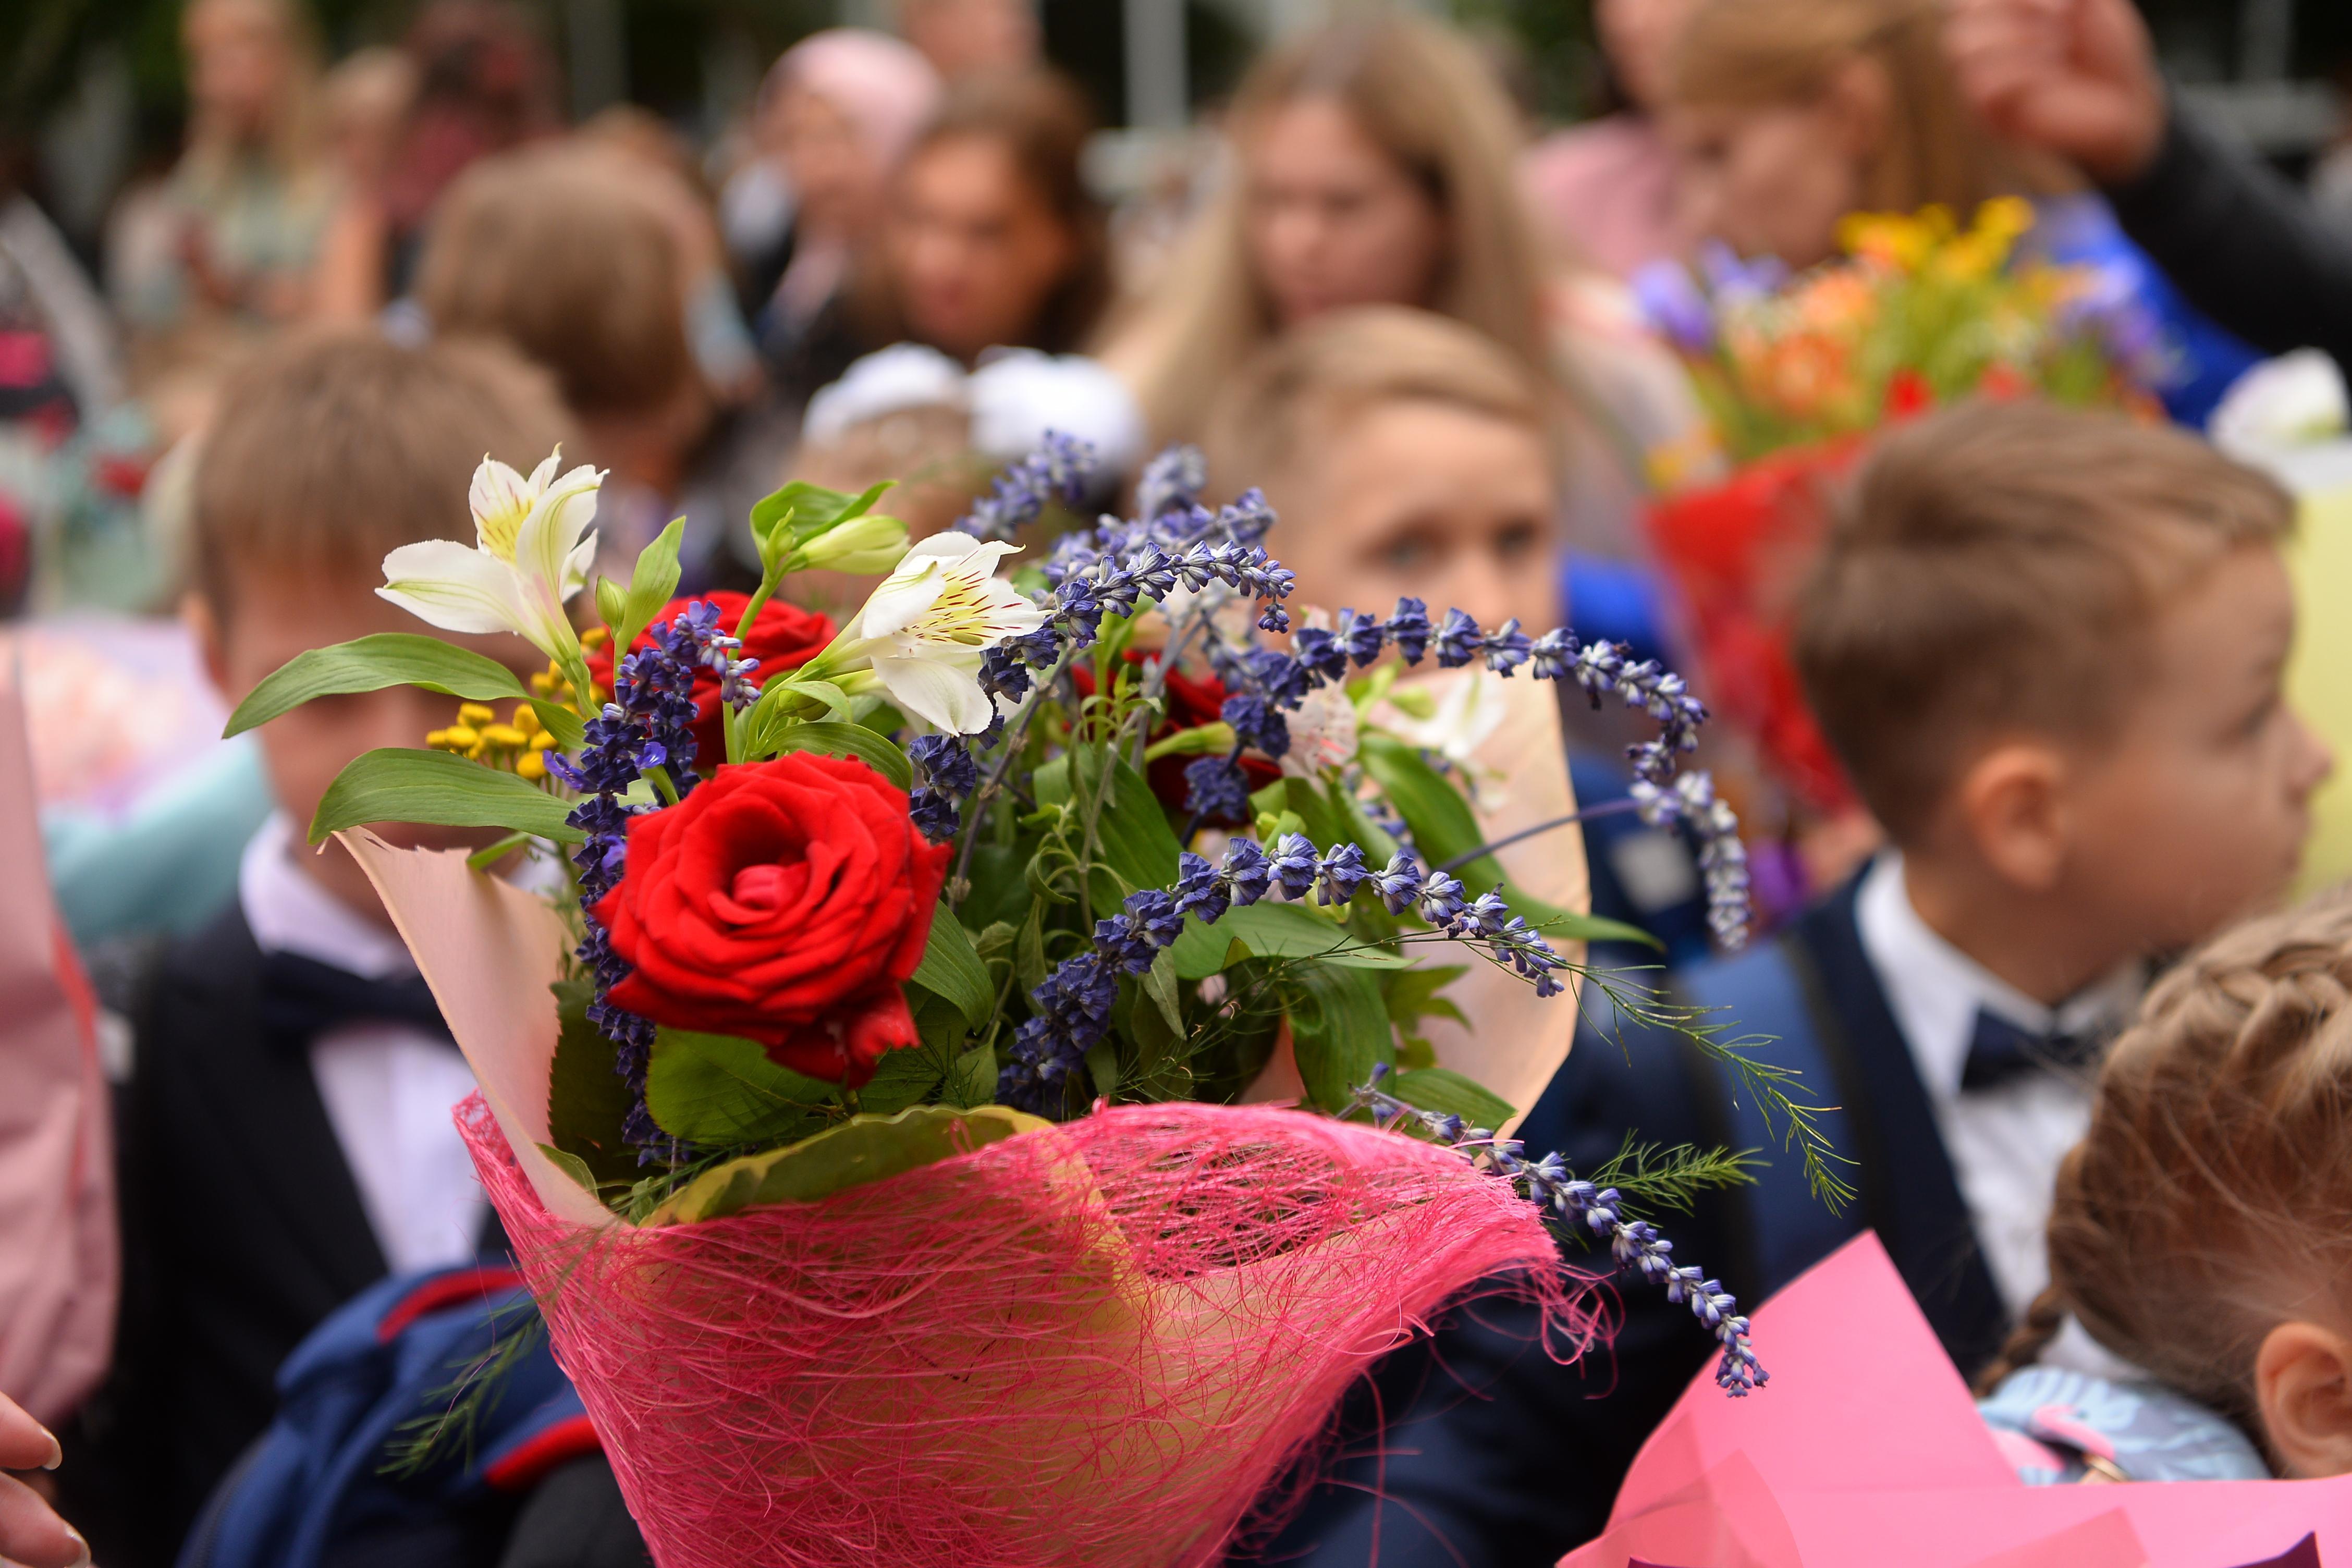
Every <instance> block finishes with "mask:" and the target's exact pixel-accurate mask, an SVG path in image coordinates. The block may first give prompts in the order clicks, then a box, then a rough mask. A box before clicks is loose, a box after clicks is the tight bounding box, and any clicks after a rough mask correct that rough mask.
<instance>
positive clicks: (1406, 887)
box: [1367, 854, 1422, 915]
mask: <svg viewBox="0 0 2352 1568" xmlns="http://www.w3.org/2000/svg"><path fill="white" fill-rule="evenodd" d="M1367 880H1369V881H1370V883H1371V884H1372V891H1373V892H1374V893H1375V894H1376V895H1378V896H1379V898H1380V900H1381V907H1382V908H1384V909H1386V910H1388V912H1389V913H1391V914H1392V915H1401V914H1402V913H1404V911H1405V910H1407V909H1409V908H1410V907H1411V906H1412V901H1413V900H1415V899H1418V898H1420V897H1421V883H1422V874H1421V862H1420V861H1418V860H1416V859H1414V858H1412V856H1410V855H1404V854H1398V855H1392V856H1391V857H1390V858H1389V863H1388V865H1387V866H1386V867H1384V868H1381V869H1380V870H1378V871H1375V872H1373V873H1372V874H1371V875H1370V877H1369V878H1368V879H1367Z"/></svg>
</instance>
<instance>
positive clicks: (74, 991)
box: [0, 682, 121, 1422]
mask: <svg viewBox="0 0 2352 1568" xmlns="http://www.w3.org/2000/svg"><path fill="white" fill-rule="evenodd" d="M0 803H5V804H0V889H5V893H0V1393H5V1394H7V1395H8V1396H9V1397H10V1398H12V1399H14V1400H16V1403H18V1404H19V1405H23V1406H24V1407H25V1408H26V1410H28V1411H30V1412H31V1413H32V1415H33V1416H34V1417H35V1418H36V1419H37V1420H40V1421H43V1422H55V1421H58V1420H60V1419H62V1418H63V1417H65V1416H66V1415H69V1414H71V1412H72V1411H73V1408H74V1406H75V1405H78V1404H79V1403H80V1401H81V1399H82V1398H83V1396H84V1395H86V1394H89V1391H90V1389H91V1388H92V1387H94V1386H95V1385H96V1384H97V1383H98V1381H99V1379H100V1378H101V1377H103V1376H104V1375H105V1373H106V1367H107V1358H108V1355H109V1353H110V1350H111V1347H112V1344H113V1340H114V1309H115V1297H116V1291H117V1289H119V1280H120V1271H121V1258H120V1247H121V1243H120V1240H119V1238H118V1237H117V1235H116V1232H115V1219H114V1163H113V1149H112V1140H111V1138H110V1129H109V1122H108V1115H109V1111H108V1103H107V1089H106V1078H105V1074H104V1073H103V1072H102V1071H101V1070H100V1066H99V1058H98V1037H97V1030H96V1027H95V1022H96V1016H97V1015H96V1008H95V1005H94V1004H93V1002H92V1001H91V998H90V995H89V984H88V983H87V982H86V981H85V980H84V978H83V976H82V973H81V966H80V964H79V963H78V962H77V961H76V959H75V957H74V952H73V945H72V942H71V940H70V939H69V938H68V936H67V935H66V931H65V926H64V924H63V922H61V921H59V920H58V913H57V910H56V908H55V906H54V905H53V904H52V903H51V901H50V899H49V892H48V888H49V881H48V873H47V869H46V868H45V866H44V864H43V860H42V856H41V835H40V827H39V824H38V822H37V818H36V808H35V796H34V791H33V767H32V757H31V752H30V749H29V748H28V746H27V744H26V738H25V709H24V700H23V696H22V694H21V693H20V692H19V691H18V690H17V689H16V687H15V686H14V685H13V684H7V683H5V682H0Z"/></svg>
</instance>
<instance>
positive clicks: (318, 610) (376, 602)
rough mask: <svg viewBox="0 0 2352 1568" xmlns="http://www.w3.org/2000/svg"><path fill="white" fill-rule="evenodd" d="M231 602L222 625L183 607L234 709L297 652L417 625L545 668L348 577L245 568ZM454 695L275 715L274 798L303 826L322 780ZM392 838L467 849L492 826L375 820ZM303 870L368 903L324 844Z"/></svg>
mask: <svg viewBox="0 0 2352 1568" xmlns="http://www.w3.org/2000/svg"><path fill="white" fill-rule="evenodd" d="M236 594H237V598H236V604H235V605H234V606H233V609H232V611H231V613H230V615H229V616H227V617H226V619H225V620H224V619H220V618H217V617H215V616H213V615H212V614H211V612H210V611H209V610H208V609H205V608H204V607H202V606H201V605H199V606H198V607H196V608H194V610H193V611H192V616H193V618H194V621H195V624H196V630H197V635H198V637H199V639H200V641H201V642H202V643H203V646H204V648H205V664H206V667H207V668H208V669H209V671H210V673H211V675H212V677H213V679H214V681H215V684H217V685H218V686H219V688H220V689H221V694H222V696H223V697H224V698H226V700H228V701H229V702H230V703H231V704H232V705H234V704H236V702H239V701H241V700H243V699H244V698H245V695H246V694H247V692H249V691H251V690H252V689H254V687H255V686H257V685H258V684H259V683H260V682H261V680H262V679H263V678H264V677H266V676H268V675H269V674H270V673H271V672H272V671H274V670H276V669H277V668H278V667H279V666H281V665H283V664H285V663H286V662H287V661H288V660H289V659H290V658H293V657H294V656H295V655H297V654H299V653H302V652H304V651H306V650H307V649H310V648H314V647H329V646H330V645H331V644H334V643H339V642H345V641H348V640H350V639H351V638H353V637H366V636H368V635H370V634H371V633H375V632H420V633H425V634H426V635H428V636H436V637H442V638H443V640H445V641H447V642H453V643H457V644H458V645H460V646H462V647H467V648H470V649H471V650H473V651H474V652H477V653H480V654H485V655H488V657H489V658H495V659H498V660H499V662H501V663H503V664H505V665H507V666H508V667H509V668H512V669H514V670H515V672H516V673H517V674H518V675H522V676H525V677H528V675H529V673H530V671H531V670H533V669H537V668H544V664H543V661H541V659H540V658H538V655H537V653H536V650H534V649H533V648H531V647H530V645H529V644H527V643H525V642H524V641H523V640H522V639H521V638H520V637H510V636H505V635H499V636H496V637H457V636H452V635H450V634H447V633H441V632H435V631H433V629H432V628H431V627H429V626H425V624H424V623H423V622H421V621H419V620H417V619H416V617H415V616H411V615H409V614H408V613H407V612H405V611H404V610H402V609H400V608H399V607H398V606H397V605H392V604H388V603H386V602H385V601H384V600H383V599H380V598H377V597H376V596H375V595H373V593H369V592H367V591H366V590H364V589H362V588H359V587H357V586H355V585H353V584H345V583H338V582H327V581H322V580H320V579H317V578H313V577H310V576H307V575H302V574H285V573H273V572H266V571H260V572H247V573H246V574H243V575H242V577H241V578H240V580H239V581H238V583H237V584H236ZM456 713H457V699H456V698H454V697H444V696H441V695H439V694H438V693H436V692H431V691H422V690H419V689H416V688H415V687H407V686H395V687H392V688H390V689H386V690H383V691H370V692H361V693H354V694H352V695H347V696H341V697H322V698H320V699H318V700H315V701H311V702H307V703H304V704H303V705H302V706H301V707H299V708H297V709H295V710H293V711H292V712H290V713H288V714H285V715H283V716H282V717H280V718H277V719H273V720H271V721H269V722H268V723H267V724H264V725H263V726H262V727H261V728H260V730H258V731H256V733H257V737H258V738H259V740H260V742H261V754H262V760H263V762H264V763H265V764H266V765H267V767H268V772H269V783H270V790H271V793H272V794H273V795H276V797H277V800H278V806H279V807H280V809H282V810H283V811H284V812H285V813H286V815H287V816H289V818H291V819H292V820H293V823H294V827H295V831H296V833H297V834H301V833H304V832H306V831H307V830H308V828H309V827H310V819H311V817H312V816H315V815H316V814H317V812H318V809H319V802H320V799H321V798H322V797H323V796H324V795H326V793H327V786H328V785H329V784H332V783H334V782H335V775H336V774H337V773H341V772H342V771H343V768H344V766H345V764H347V763H351V762H352V760H354V759H355V758H357V757H359V756H360V755H362V753H364V752H371V751H373V750H375V749H376V748H378V747H381V746H402V747H418V746H422V745H423V744H424V743H425V734H426V732H427V731H433V730H438V729H442V728H444V727H446V725H448V724H449V723H450V722H451V721H453V720H454V718H455V716H456ZM375 830H376V831H377V832H378V833H380V834H382V835H383V837H385V838H386V839H388V840H390V841H391V842H393V843H395V844H404V845H421V846H426V847H456V846H459V845H465V846H476V845H479V844H484V843H488V842H489V840H490V839H492V838H495V837H497V835H496V833H494V832H489V833H485V832H472V831H467V830H463V829H457V828H433V827H418V826H409V825H407V824H401V823H384V824H380V825H377V826H376V829H375ZM305 869H307V870H309V871H310V873H311V874H312V875H313V876H314V877H316V878H317V879H318V880H319V881H320V882H321V883H322V884H323V885H325V886H326V887H327V888H328V889H329V890H331V891H332V892H333V893H334V894H335V895H336V896H337V897H338V898H340V899H341V900H343V901H344V902H345V903H346V904H349V905H351V906H352V908H354V909H357V910H362V911H370V910H375V909H376V908H377V904H376V900H375V894H374V891H373V889H372V888H371V887H370V885H369V883H368V881H367V879H366V877H365V875H364V874H363V873H362V872H361V870H360V868H359V866H358V864H357V863H356V862H355V861H353V860H352V858H351V857H350V856H349V855H348V854H346V853H344V851H343V850H342V848H341V846H339V845H335V844H332V843H330V845H329V846H328V848H327V852H326V853H325V854H323V855H320V856H319V857H317V858H314V859H307V860H306V861H305Z"/></svg>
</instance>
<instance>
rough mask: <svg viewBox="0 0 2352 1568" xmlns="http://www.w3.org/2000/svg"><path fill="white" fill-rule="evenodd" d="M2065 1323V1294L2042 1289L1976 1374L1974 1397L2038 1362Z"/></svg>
mask: <svg viewBox="0 0 2352 1568" xmlns="http://www.w3.org/2000/svg"><path fill="white" fill-rule="evenodd" d="M2065 1322H2066V1293H2065V1292H2064V1291H2063V1290H2061V1289H2058V1287H2057V1286H2055V1285H2050V1286H2045V1287H2043V1289H2042V1294H2040V1295H2039V1296H2036V1297H2034V1298H2033V1304H2032V1306H2030V1307H2028V1308H2026V1309H2025V1319H2024V1321H2022V1322H2021V1323H2019V1324H2018V1325H2017V1327H2016V1328H2014V1329H2012V1330H2011V1331H2010V1335H2009V1338H2008V1339H2006V1340H2003V1341H2002V1342H2001V1346H2000V1354H1999V1355H1996V1356H1994V1357H1993V1358H1992V1362H1991V1364H1990V1365H1988V1366H1987V1367H1986V1368H1985V1369H1984V1370H1983V1371H1982V1372H1980V1373H1977V1381H1976V1395H1977V1397H1978V1398H1979V1399H1982V1398H1983V1397H1984V1396H1985V1395H1987V1394H1990V1393H1991V1392H1992V1391H1993V1390H1994V1389H1996V1388H1999V1387H2000V1385H2001V1384H2003V1383H2006V1382H2007V1381H2009V1374H2010V1373H2013V1372H2015V1371H2017V1370H2018V1369H2019V1368H2021V1367H2028V1366H2032V1364H2033V1363H2035V1362H2037V1361H2040V1360H2041V1359H2042V1352H2043V1351H2045V1350H2048V1349H2049V1348H2050V1342H2051V1341H2052V1340H2054V1339H2056V1338H2057V1337H2058V1331H2059V1330H2060V1329H2061V1328H2062V1327H2063V1326H2064V1325H2065Z"/></svg>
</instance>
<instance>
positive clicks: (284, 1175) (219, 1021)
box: [91, 906, 385, 1568]
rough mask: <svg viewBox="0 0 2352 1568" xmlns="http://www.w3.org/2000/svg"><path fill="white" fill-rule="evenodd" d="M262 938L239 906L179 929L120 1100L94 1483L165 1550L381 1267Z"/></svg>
mask: <svg viewBox="0 0 2352 1568" xmlns="http://www.w3.org/2000/svg"><path fill="white" fill-rule="evenodd" d="M260 971H261V952H260V950H259V949H258V948H257V947H256V946H255V945H254V940H253V933H252V932H251V931H249V930H248V929H247V925H246V922H245V916H244V913H243V911H242V910H239V909H237V908H236V907H235V906H232V907H231V908H230V909H229V910H228V911H227V912H226V914H224V915H223V916H222V917H221V918H220V919H219V920H218V921H215V923H214V924H213V925H212V926H210V927H209V928H207V929H206V930H205V931H204V932H203V933H201V934H200V935H197V936H195V937H192V938H188V939H186V940H184V941H181V942H175V943H173V944H172V945H171V946H169V947H167V948H166V949H165V950H164V951H163V954H162V956H161V957H160V959H159V960H158V961H157V963H156V966H155V968H154V970H153V972H152V976H151V978H150V980H149V982H148V984H147V986H146V988H145V992H144V995H143V998H142V1004H141V1006H140V1011H139V1015H138V1017H137V1019H136V1021H135V1022H136V1027H137V1042H138V1043H137V1055H136V1060H135V1066H134V1068H133V1075H132V1080H131V1087H130V1090H129V1093H128V1095H127V1097H126V1099H125V1102H124V1106H123V1113H122V1116H121V1127H120V1142H121V1162H122V1216H123V1238H122V1239H123V1259H124V1296H123V1305H122V1319H121V1329H120V1331H119V1334H118V1345H117V1366H116V1369H115V1373H114V1375H113V1377H112V1378H111V1379H110V1384H109V1387H108V1388H107V1390H106V1391H105V1392H104V1394H102V1395H101V1398H100V1402H99V1404H98V1406H97V1408H96V1410H95V1411H94V1412H93V1425H94V1426H97V1427H98V1428H99V1430H97V1431H95V1432H93V1433H92V1436H93V1439H94V1440H95V1441H96V1443H97V1446H98V1450H99V1451H98V1454H97V1455H96V1456H95V1457H94V1458H93V1459H92V1461H91V1462H92V1465H93V1468H94V1469H95V1470H96V1471H98V1472H101V1473H102V1474H98V1475H93V1477H92V1480H93V1482H97V1483H99V1484H102V1485H103V1486H104V1488H105V1489H106V1491H107V1492H109V1493H111V1494H112V1496H111V1497H110V1499H109V1503H110V1511H112V1512H114V1513H115V1514H116V1515H117V1516H118V1517H117V1518H116V1519H115V1520H114V1521H113V1522H114V1523H115V1524H116V1525H117V1526H119V1527H128V1531H129V1533H128V1537H127V1539H125V1540H123V1541H122V1542H121V1544H120V1545H119V1546H118V1547H117V1548H116V1549H115V1550H114V1551H113V1552H110V1558H109V1560H110V1561H121V1562H125V1563H131V1565H132V1568H138V1565H140V1564H143V1563H158V1564H160V1563H169V1562H171V1560H172V1558H173V1555H174V1553H175V1552H176V1551H177V1549H178V1546H179V1542H180V1538H181V1536H182V1535H183V1534H184V1532H185V1531H186V1529H187V1527H188V1524H189V1522H190V1521H192V1520H193V1519H194V1517H195V1514H196V1512H197V1510H199V1509H200V1508H201V1507H202V1505H203V1503H204V1500H205V1497H206V1495H207V1494H209V1493H210V1491H211V1490H212V1488H213V1485H214V1483H215V1482H216V1481H218V1480H219V1479H220V1478H221V1476H222V1474H223V1473H224V1472H226V1470H227V1469H228V1468H229V1467H230V1466H231V1465H232V1464H233V1463H235V1461H236V1458H237V1456H238V1455H239V1454H240V1453H241V1452H242V1451H243V1450H244V1449H245V1447H246V1446H247V1444H248V1443H250V1442H252V1441H253V1439H254V1438H255V1437H257V1436H259V1435H260V1433H261V1431H262V1428H264V1427H265V1426H268V1424H269V1420H270V1417H271V1415H273V1414H274V1413H275V1412H276V1410H277V1406H278V1396H277V1388H276V1378H277V1374H278V1363H280V1362H282V1361H284V1360H285V1359H286V1357H287V1355H288V1353H289V1352H291V1351H292V1350H293V1349H294V1347H295V1346H296V1345H297V1344H299V1343H300V1342H301V1341H302V1339H303V1337H304V1336H305V1335H307V1334H308V1333H309V1332H310V1331H311V1330H312V1329H313V1328H315V1327H317V1326H318V1324H319V1323H320V1321H321V1320H323V1319H324V1318H325V1317H326V1316H327V1314H328V1313H330V1312H331V1311H332V1310H334V1309H335V1308H337V1307H339V1306H341V1304H342V1303H343V1302H344V1301H346V1300H350V1299H351V1298H352V1296H354V1295H356V1294H358V1293H359V1292H360V1291H361V1290H362V1289H366V1288H367V1287H368V1286H369V1285H371V1284H373V1283H374V1282H375V1281H376V1280H377V1279H382V1278H383V1274H384V1271H385V1269H384V1259H383V1253H382V1252H381V1251H380V1250H379V1249H378V1248H377V1246H376V1240H375V1233H374V1231H373V1228H372V1227H371V1226H370V1225H369V1223H368V1218H367V1213H366V1211H365V1209H363V1208H362V1206H361V1203H360V1194H359V1188H358V1185H357V1184H356V1183H355V1182H354V1181H353V1179H352V1173H351V1168H350V1166H349V1165H348V1164H346V1163H345V1162H344V1159H343V1153H342V1150H341V1146H340V1145H339V1144H338V1143H337V1142H336V1140H335V1131H334V1128H333V1125H332V1124H331V1122H330V1121H328V1120H327V1110H326V1106H325V1104H324V1102H323V1101H321V1100H320V1097H319V1087H318V1084H317V1081H316V1080H315V1079H313V1078H312V1076H311V1071H310V1053H309V1051H308V1049H307V1048H306V1046H307V1042H289V1041H285V1040H278V1039H271V1038H268V1037H265V1036H264V1034H263V1031H262V1028H261V1024H260V1017H259V1006H260Z"/></svg>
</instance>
